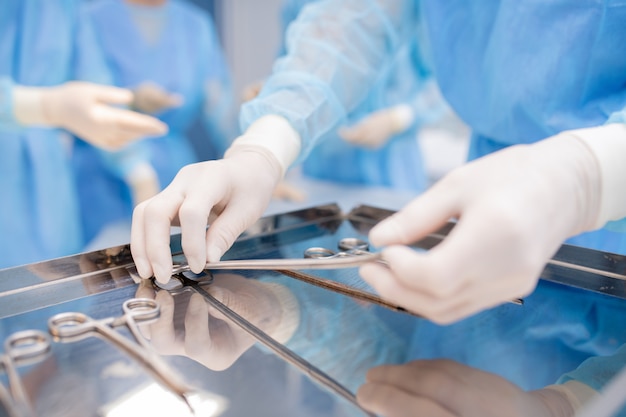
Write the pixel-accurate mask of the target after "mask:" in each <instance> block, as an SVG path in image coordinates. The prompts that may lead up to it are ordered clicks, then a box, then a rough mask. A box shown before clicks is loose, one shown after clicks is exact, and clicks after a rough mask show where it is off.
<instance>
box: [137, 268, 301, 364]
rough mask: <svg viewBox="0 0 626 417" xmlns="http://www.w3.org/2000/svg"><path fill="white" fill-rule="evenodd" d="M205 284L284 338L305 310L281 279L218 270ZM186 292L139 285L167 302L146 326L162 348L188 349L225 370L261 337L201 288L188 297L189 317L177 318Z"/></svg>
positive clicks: (170, 350) (195, 357) (140, 293)
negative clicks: (178, 305) (205, 295)
mask: <svg viewBox="0 0 626 417" xmlns="http://www.w3.org/2000/svg"><path fill="white" fill-rule="evenodd" d="M144 282H146V281H144ZM205 288H206V290H207V291H209V293H210V294H211V295H212V296H213V297H215V298H216V299H217V300H218V301H220V302H221V303H222V304H224V305H226V306H227V307H229V308H230V309H231V310H233V311H234V312H235V313H237V314H238V315H240V316H241V317H243V318H244V319H246V320H247V321H249V322H250V323H251V324H253V325H254V326H255V327H257V328H258V329H260V330H261V331H263V332H264V333H266V334H267V335H269V336H270V337H273V338H274V339H276V340H277V341H279V342H281V343H283V342H285V341H286V340H287V339H289V337H291V335H292V334H293V332H294V331H295V328H296V327H297V324H298V323H297V320H298V318H299V310H298V308H297V304H294V300H295V299H294V298H293V295H291V293H290V292H289V290H287V289H286V288H285V287H283V286H281V285H279V284H274V283H267V282H260V281H257V280H255V279H248V278H245V277H243V276H241V275H236V274H216V275H215V276H214V280H213V282H212V283H211V284H210V285H209V286H207V287H205ZM181 295H182V294H181ZM181 295H177V296H176V298H175V297H172V295H170V294H169V293H168V292H167V291H164V290H161V291H158V292H157V293H156V294H155V293H154V290H153V289H152V288H151V287H149V286H147V285H140V286H139V287H138V291H137V294H136V296H137V297H148V298H154V299H155V300H156V301H157V302H158V303H159V306H160V307H161V314H160V317H159V318H158V319H157V320H156V321H155V322H154V323H152V324H150V325H149V327H148V328H142V332H143V333H144V335H145V336H146V337H147V338H149V339H150V342H151V344H152V345H153V346H154V347H155V348H156V350H157V351H158V352H159V353H161V354H164V355H184V356H187V357H189V358H191V359H193V360H195V361H197V362H199V363H201V364H203V365H204V366H206V367H207V368H209V369H212V370H223V369H226V368H228V367H230V366H231V365H232V364H233V363H234V362H235V361H236V360H237V359H238V358H239V357H240V356H241V355H243V354H244V353H245V352H246V351H247V350H248V349H250V348H251V347H252V346H253V345H254V344H255V343H256V339H254V337H252V336H251V335H250V334H248V333H247V332H246V331H245V330H242V329H241V328H240V327H239V326H238V325H236V324H234V323H233V322H231V321H230V320H229V319H228V318H227V317H225V316H223V315H222V314H221V313H220V312H219V311H217V310H216V309H215V308H213V307H212V306H210V305H209V304H208V303H207V302H206V301H205V300H204V298H203V297H202V296H201V295H199V294H196V293H193V294H192V295H191V297H190V298H189V299H188V300H187V301H188V304H187V305H186V310H185V312H184V318H183V319H182V320H177V319H176V316H175V314H174V311H175V301H176V300H177V299H178V297H180V296H181ZM183 330H184V331H183Z"/></svg>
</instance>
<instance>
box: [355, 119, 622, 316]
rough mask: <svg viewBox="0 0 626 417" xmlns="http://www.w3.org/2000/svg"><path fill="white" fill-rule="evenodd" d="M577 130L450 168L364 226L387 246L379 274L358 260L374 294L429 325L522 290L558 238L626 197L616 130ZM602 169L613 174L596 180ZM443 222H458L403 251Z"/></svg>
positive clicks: (605, 214) (608, 213)
mask: <svg viewBox="0 0 626 417" xmlns="http://www.w3.org/2000/svg"><path fill="white" fill-rule="evenodd" d="M581 131H582V130H578V131H571V132H564V133H562V134H560V135H558V136H555V137H552V138H549V139H546V140H543V141H540V142H538V143H536V144H533V145H519V146H514V147H511V148H508V149H505V150H503V151H500V152H497V153H494V154H492V155H489V156H486V157H483V158H480V159H478V160H476V161H474V162H471V163H469V164H466V165H464V166H461V167H459V168H457V169H456V170H454V171H452V172H451V173H450V174H449V175H447V176H445V177H444V178H443V179H442V180H440V181H439V182H438V183H437V184H435V185H434V186H433V187H432V188H430V189H429V190H427V191H426V192H425V193H424V194H422V195H421V196H419V197H418V198H416V199H415V200H413V201H412V202H410V203H409V204H408V205H407V206H406V207H404V208H403V209H402V210H400V211H399V212H397V213H396V214H394V215H393V216H391V217H390V218H388V219H386V220H384V221H382V222H381V223H380V224H378V225H377V226H376V227H374V228H373V229H372V230H371V232H370V236H369V239H370V241H371V243H372V244H374V245H377V246H387V248H386V249H384V250H383V257H384V259H385V260H386V261H387V263H388V268H385V267H382V266H381V265H380V264H368V265H365V266H363V267H362V268H361V270H360V273H361V276H362V277H363V278H364V279H365V280H366V281H367V282H368V283H370V284H371V285H372V286H373V287H374V288H375V289H376V290H377V291H378V293H379V294H380V295H381V296H383V297H384V298H387V299H389V300H391V301H393V302H395V303H398V304H399V305H402V306H404V307H406V308H407V309H409V310H412V311H414V312H417V313H419V314H422V315H424V316H426V317H427V318H430V319H432V320H434V321H436V322H439V323H450V322H453V321H455V320H458V319H461V318H464V317H466V316H468V315H470V314H473V313H476V312H478V311H480V310H482V309H485V308H488V307H492V306H494V305H497V304H499V303H501V302H504V301H506V300H509V299H512V298H517V297H522V296H524V295H527V294H529V293H530V292H531V291H532V290H533V289H534V287H535V285H536V283H537V280H538V278H539V275H540V273H541V271H542V269H543V267H544V266H545V264H546V263H547V261H548V260H549V259H550V257H551V256H553V255H554V253H555V252H556V251H557V249H558V248H559V246H560V244H561V243H562V242H563V241H564V240H565V239H566V238H568V237H570V236H572V235H575V234H578V233H580V232H582V231H588V230H592V229H595V228H599V227H601V226H602V225H603V224H604V223H605V222H606V221H607V220H611V219H615V218H620V217H623V216H624V215H626V206H625V203H626V201H624V199H623V198H621V197H620V198H618V197H617V196H621V195H623V194H622V193H621V191H618V190H623V189H624V187H626V184H625V183H626V172H623V171H626V168H624V164H623V160H620V157H618V156H615V155H624V152H626V149H624V148H626V145H625V144H626V127H624V126H617V125H611V126H605V127H601V128H595V129H589V130H585V132H583V133H580V132H581ZM585 135H587V136H591V140H585V139H584V138H583V136H585ZM590 143H593V145H591V146H596V147H597V148H599V150H595V151H592V148H591V147H590ZM600 148H601V149H600ZM603 149H604V150H603ZM611 149H612V150H613V152H612V153H611V152H609V150H611ZM605 151H606V152H605ZM611 159H612V160H611ZM603 161H604V162H603ZM607 162H608V163H607ZM608 166H611V167H613V168H611V169H613V171H615V172H614V173H613V175H608V174H607V175H604V172H605V171H606V172H609V171H611V169H608V168H606V167H608ZM603 167H605V168H606V169H605V168H603ZM601 170H602V172H603V174H602V175H601V174H600V172H601ZM620 170H621V171H620ZM607 181H608V182H607ZM611 181H614V183H610V182H611ZM620 181H621V182H620ZM607 187H609V188H608V189H610V190H611V191H610V192H608V191H606V190H607ZM620 187H621V188H620ZM450 218H457V219H458V222H457V224H456V226H455V227H454V229H453V230H452V231H451V233H450V234H449V236H448V237H447V238H446V239H444V241H443V242H442V243H440V244H439V245H438V246H436V247H435V248H433V249H431V250H430V251H428V252H426V253H418V252H416V251H414V250H412V249H410V248H408V247H407V246H404V245H409V244H410V243H412V242H416V241H418V240H420V239H422V238H424V237H425V236H427V235H428V234H429V233H432V232H434V231H436V230H437V229H439V228H440V227H441V226H443V225H444V224H445V223H446V222H447V221H448V220H449V219H450Z"/></svg>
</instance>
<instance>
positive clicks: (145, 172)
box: [126, 162, 161, 207]
mask: <svg viewBox="0 0 626 417" xmlns="http://www.w3.org/2000/svg"><path fill="white" fill-rule="evenodd" d="M126 183H127V184H128V185H129V187H130V191H131V196H132V200H133V207H135V206H137V205H138V204H139V203H142V202H144V201H146V200H148V199H149V198H152V197H154V196H155V195H157V194H158V192H159V191H160V190H161V186H160V184H159V176H158V174H157V173H156V171H155V170H154V167H153V166H152V165H151V164H150V163H148V162H143V163H140V164H138V165H137V166H135V167H134V168H133V169H132V170H131V171H130V172H129V173H128V175H127V176H126Z"/></svg>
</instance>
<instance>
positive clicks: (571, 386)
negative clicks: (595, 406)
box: [540, 380, 597, 416]
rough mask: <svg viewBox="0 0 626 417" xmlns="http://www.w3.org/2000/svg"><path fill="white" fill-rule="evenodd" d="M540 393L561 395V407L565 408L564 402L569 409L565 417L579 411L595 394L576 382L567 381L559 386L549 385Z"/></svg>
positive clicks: (590, 389)
mask: <svg viewBox="0 0 626 417" xmlns="http://www.w3.org/2000/svg"><path fill="white" fill-rule="evenodd" d="M540 391H543V392H546V393H556V394H559V395H561V398H562V400H564V401H562V404H561V405H562V406H564V407H567V405H566V404H565V401H566V402H567V404H569V406H570V407H571V413H570V414H566V415H568V416H569V415H572V414H574V413H575V412H577V411H578V410H580V409H581V408H582V407H583V406H584V405H585V404H586V403H587V402H589V400H591V398H592V397H593V396H595V395H596V394H597V391H595V390H594V389H593V388H591V387H590V386H588V385H585V384H583V383H581V382H578V381H574V380H571V381H567V382H565V383H564V384H561V385H556V384H555V385H549V386H547V387H545V388H543V389H541V390H540Z"/></svg>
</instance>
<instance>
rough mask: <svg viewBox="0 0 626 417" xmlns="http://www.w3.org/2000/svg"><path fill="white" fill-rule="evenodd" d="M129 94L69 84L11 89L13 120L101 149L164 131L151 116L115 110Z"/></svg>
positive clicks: (116, 89)
mask: <svg viewBox="0 0 626 417" xmlns="http://www.w3.org/2000/svg"><path fill="white" fill-rule="evenodd" d="M132 100H133V94H132V92H131V91H129V90H126V89H123V88H117V87H111V86H105V85H97V84H92V83H87V82H81V81H72V82H67V83H65V84H61V85H59V86H56V87H42V88H39V87H15V89H14V104H15V106H14V107H15V116H16V119H17V120H18V121H19V122H21V123H23V124H26V125H44V126H54V127H62V128H65V129H67V130H69V131H70V132H72V133H74V134H76V135H77V136H79V137H80V138H81V139H84V140H85V141H87V142H89V143H91V144H92V145H94V146H97V147H99V148H102V149H107V150H116V149H119V148H121V147H123V146H124V145H126V144H127V143H128V142H130V141H132V140H135V139H139V138H143V137H146V136H158V135H163V134H165V133H166V132H167V125H166V124H165V123H163V122H161V121H160V120H158V119H155V118H154V117H151V116H147V115H145V114H140V113H136V112H134V111H130V110H126V109H122V108H119V107H115V105H129V104H130V103H131V101H132Z"/></svg>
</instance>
